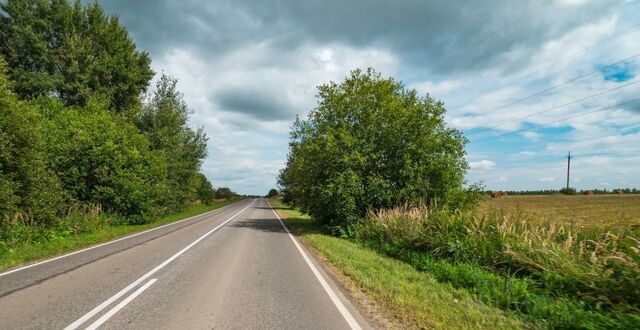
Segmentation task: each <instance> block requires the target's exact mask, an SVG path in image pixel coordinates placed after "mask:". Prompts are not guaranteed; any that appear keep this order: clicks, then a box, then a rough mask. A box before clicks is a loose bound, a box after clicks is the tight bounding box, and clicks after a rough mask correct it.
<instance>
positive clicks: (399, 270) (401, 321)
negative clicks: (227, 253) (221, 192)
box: [270, 199, 528, 329]
mask: <svg viewBox="0 0 640 330" xmlns="http://www.w3.org/2000/svg"><path fill="white" fill-rule="evenodd" d="M270 202H271V204H272V205H273V207H274V208H275V209H276V210H277V212H278V214H279V215H280V216H281V217H282V219H283V221H284V222H285V224H286V225H287V227H288V228H289V229H290V230H291V231H292V232H293V233H294V234H295V235H297V236H298V237H300V238H301V239H302V240H303V241H304V243H305V244H306V245H307V246H310V247H311V248H313V249H314V250H315V251H316V252H317V253H318V254H319V256H320V257H321V258H323V259H326V261H327V262H329V263H330V264H331V265H333V266H334V267H336V268H337V270H338V272H339V275H344V276H346V277H348V278H349V280H350V281H349V282H353V286H352V287H349V286H347V289H348V290H349V291H350V292H351V293H352V294H354V293H355V294H357V292H363V293H364V294H366V295H367V296H369V297H370V298H372V300H373V301H375V304H376V305H378V306H379V307H380V309H381V310H380V309H375V310H374V311H371V312H373V313H381V314H383V315H382V318H383V319H387V320H389V321H387V322H384V323H385V324H384V326H386V327H390V328H397V329H406V328H410V329H415V328H423V329H424V328H435V329H487V328H491V329H520V328H523V327H528V324H527V323H525V322H523V321H521V320H519V319H518V318H517V317H516V316H513V315H511V314H510V313H509V312H504V311H502V310H500V309H498V308H495V307H492V306H489V305H487V304H485V303H483V302H481V301H478V299H477V298H476V297H475V296H474V295H473V294H472V293H470V292H468V291H467V290H464V289H457V288H454V287H453V286H452V285H451V284H449V283H442V282H440V281H439V280H438V279H437V278H436V277H435V276H433V275H432V274H430V273H428V272H422V271H419V270H417V269H415V268H414V267H412V266H411V265H409V264H407V263H404V262H402V261H399V260H396V259H394V258H392V257H388V256H384V255H382V254H380V253H376V251H374V250H372V249H369V248H367V247H365V246H363V245H362V244H359V242H357V241H354V240H347V239H344V238H339V237H335V236H333V235H330V234H328V233H327V232H326V230H325V228H324V227H323V226H321V225H320V224H319V223H318V222H315V221H312V220H311V218H310V217H309V215H306V214H304V213H302V212H300V211H298V210H296V209H293V208H291V207H289V206H287V205H286V204H285V203H283V202H282V201H281V200H280V199H271V200H270ZM380 316H381V315H377V318H381V317H380Z"/></svg>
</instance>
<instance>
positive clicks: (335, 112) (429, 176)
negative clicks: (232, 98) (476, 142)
mask: <svg viewBox="0 0 640 330" xmlns="http://www.w3.org/2000/svg"><path fill="white" fill-rule="evenodd" d="M318 99H319V102H318V106H317V107H316V108H315V109H313V110H312V111H311V112H310V113H309V116H308V119H307V120H299V119H296V121H295V123H294V125H293V128H292V131H291V140H290V150H289V156H288V159H287V164H286V167H285V168H284V169H283V170H281V173H280V176H279V181H278V182H279V185H280V186H281V187H282V188H283V191H284V192H285V195H287V198H289V199H293V202H294V203H295V204H297V205H299V206H300V207H302V208H303V209H304V210H305V211H307V212H309V213H310V214H311V215H312V216H313V217H314V218H315V219H317V220H318V221H320V222H321V223H324V224H329V225H345V224H349V223H352V222H354V221H357V219H359V218H360V217H362V216H363V215H364V214H365V213H366V211H367V209H379V208H387V207H392V206H396V205H402V204H410V205H417V204H421V203H431V202H433V201H435V200H438V201H439V202H440V204H441V205H442V204H447V205H450V206H452V207H459V206H461V205H462V204H464V202H466V201H467V200H468V194H467V193H466V192H465V189H464V188H463V184H464V183H465V179H464V176H465V172H466V170H467V163H466V161H465V159H464V156H465V151H464V146H465V143H466V142H467V140H466V138H464V136H463V135H462V133H461V132H460V131H458V130H456V129H453V128H449V127H447V126H446V124H445V122H444V113H445V108H444V106H443V104H442V102H438V101H435V100H434V99H432V98H430V97H428V96H427V97H419V96H418V95H417V94H416V91H415V90H407V89H405V88H404V87H403V85H402V84H401V83H400V82H396V81H395V80H393V79H392V78H388V79H385V78H382V77H381V75H380V74H379V73H376V72H375V71H374V70H373V69H368V70H367V71H366V72H362V71H360V70H355V71H353V72H352V73H351V75H350V76H349V77H347V78H346V79H345V80H344V81H343V82H342V83H340V84H337V83H335V82H331V83H329V84H326V85H322V86H319V88H318Z"/></svg>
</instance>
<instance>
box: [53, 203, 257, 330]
mask: <svg viewBox="0 0 640 330" xmlns="http://www.w3.org/2000/svg"><path fill="white" fill-rule="evenodd" d="M255 202H256V200H255V199H254V200H253V202H251V204H249V205H247V206H246V207H245V208H243V209H242V210H241V211H240V212H238V213H236V214H234V215H233V216H232V217H231V218H229V219H227V220H225V221H224V222H223V223H221V224H220V225H218V226H217V227H215V228H213V229H211V230H210V231H208V232H207V233H206V234H204V235H202V236H200V238H198V239H197V240H195V241H193V242H192V243H191V244H189V245H187V246H186V247H185V248H183V249H182V250H180V252H178V253H176V254H174V255H173V256H171V257H170V258H169V259H167V260H165V261H164V262H163V263H161V264H160V265H158V266H157V267H156V268H154V269H152V270H150V271H149V272H148V273H146V274H144V275H142V277H140V278H139V279H137V280H135V281H133V283H131V284H129V285H128V286H127V287H126V288H124V289H122V290H121V291H120V292H118V293H116V294H115V295H113V296H112V297H111V298H109V299H107V300H105V301H104V302H103V303H102V304H100V305H98V306H96V307H95V308H94V309H92V310H91V311H89V312H88V313H87V314H85V315H84V316H82V317H81V318H79V319H77V320H76V321H75V322H73V323H71V324H70V325H68V326H67V327H66V328H65V330H73V329H77V328H78V327H79V326H80V325H82V324H83V323H85V322H87V321H88V320H89V319H90V318H92V317H93V316H95V315H96V314H98V313H100V311H102V310H103V309H105V308H106V307H107V306H109V305H111V304H112V303H114V302H115V301H116V300H118V299H119V298H120V297H122V296H123V295H125V294H126V293H127V292H129V291H131V290H132V289H133V288H135V287H136V286H138V284H140V283H142V281H144V280H146V279H147V278H149V277H150V276H151V275H153V274H155V273H156V272H157V271H159V270H160V269H162V268H163V267H165V266H166V265H168V264H169V263H171V262H172V261H173V260H175V259H176V258H177V257H179V256H180V255H181V254H183V253H185V252H186V251H187V250H189V249H190V248H192V247H193V246H194V245H196V244H198V242H200V241H201V240H203V239H205V238H206V237H207V236H209V235H211V234H212V233H213V232H215V231H216V230H218V229H219V228H220V227H222V226H224V225H226V224H227V223H228V222H229V221H231V220H233V219H234V218H235V217H237V216H238V215H240V213H242V212H244V211H245V210H246V209H248V208H249V206H251V205H253V203H255Z"/></svg>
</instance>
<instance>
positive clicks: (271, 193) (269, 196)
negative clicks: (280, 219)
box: [267, 189, 278, 198]
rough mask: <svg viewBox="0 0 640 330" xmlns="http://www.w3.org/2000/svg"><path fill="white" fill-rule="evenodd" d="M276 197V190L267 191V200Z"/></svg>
mask: <svg viewBox="0 0 640 330" xmlns="http://www.w3.org/2000/svg"><path fill="white" fill-rule="evenodd" d="M276 196H278V190H276V189H271V190H269V193H268V194H267V197H268V198H272V197H276Z"/></svg>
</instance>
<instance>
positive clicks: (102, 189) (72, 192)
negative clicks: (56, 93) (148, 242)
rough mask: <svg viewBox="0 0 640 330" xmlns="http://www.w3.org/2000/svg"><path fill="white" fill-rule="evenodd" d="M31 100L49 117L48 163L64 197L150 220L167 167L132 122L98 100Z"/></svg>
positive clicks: (163, 189) (154, 210)
mask: <svg viewBox="0 0 640 330" xmlns="http://www.w3.org/2000/svg"><path fill="white" fill-rule="evenodd" d="M36 104H37V105H38V107H39V108H40V110H41V112H42V113H43V114H44V115H45V116H46V117H47V119H48V120H47V125H46V129H45V132H46V135H45V137H46V141H47V144H46V151H47V162H48V164H49V166H50V168H52V169H53V170H54V171H55V172H56V173H57V174H58V175H59V177H60V180H61V182H62V186H63V188H64V190H65V191H66V192H67V193H68V194H69V196H71V197H72V198H73V199H74V200H76V201H78V202H81V203H90V204H100V205H102V207H103V208H104V209H105V211H107V212H110V213H113V214H115V215H119V216H125V217H130V219H131V222H133V223H139V222H142V221H149V220H151V219H153V217H154V215H155V214H156V213H157V211H158V209H157V207H158V205H159V203H158V201H159V199H160V196H161V195H162V194H163V193H164V192H165V191H166V186H165V184H164V178H165V177H166V167H165V164H164V163H163V162H162V161H161V158H160V157H158V156H157V155H155V154H154V153H153V152H151V151H149V141H148V140H147V139H146V137H145V136H143V135H142V134H140V133H139V132H138V130H137V129H136V127H135V126H134V125H133V124H131V123H128V122H126V121H125V120H124V119H123V118H121V117H120V116H119V115H115V114H113V113H111V112H110V111H108V110H106V108H105V107H104V106H103V105H102V104H100V103H95V102H90V104H89V105H88V106H86V107H84V108H69V107H66V106H64V105H63V104H61V103H60V102H58V101H56V100H51V99H40V100H39V101H38V102H37V103H36Z"/></svg>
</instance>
